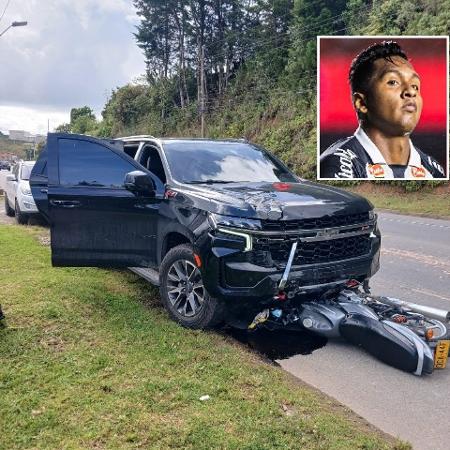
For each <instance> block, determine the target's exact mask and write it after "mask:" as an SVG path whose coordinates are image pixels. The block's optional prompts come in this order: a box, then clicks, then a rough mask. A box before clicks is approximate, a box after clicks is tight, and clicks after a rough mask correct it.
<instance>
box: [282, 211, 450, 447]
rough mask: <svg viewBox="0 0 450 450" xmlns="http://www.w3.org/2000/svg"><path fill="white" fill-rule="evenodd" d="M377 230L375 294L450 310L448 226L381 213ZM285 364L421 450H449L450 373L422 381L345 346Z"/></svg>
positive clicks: (447, 223)
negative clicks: (379, 252)
mask: <svg viewBox="0 0 450 450" xmlns="http://www.w3.org/2000/svg"><path fill="white" fill-rule="evenodd" d="M379 223H380V228H381V232H382V235H383V242H382V249H383V250H382V258H381V269H380V271H379V272H378V273H377V275H376V276H375V277H374V278H373V280H372V283H371V285H372V292H374V293H375V294H380V295H390V296H395V297H398V298H402V299H404V300H410V301H414V302H416V303H422V304H424V305H430V306H435V307H439V308H444V309H450V221H449V220H436V219H426V218H421V217H413V216H403V215H397V214H390V213H380V215H379ZM279 363H280V364H281V365H282V367H283V368H284V369H286V370H287V371H289V372H291V373H293V374H294V375H296V376H297V377H299V378H301V379H302V380H304V381H306V382H307V383H309V384H311V385H313V386H315V387H317V388H319V389H320V390H322V391H324V392H326V393H327V394H329V395H330V396H332V397H334V398H336V399H337V400H339V401H340V402H341V403H344V404H345V405H347V406H349V407H350V408H351V409H353V410H354V411H355V412H356V413H358V414H360V415H361V416H363V417H364V418H365V419H366V420H368V421H369V422H371V423H373V424H374V425H376V426H377V427H379V428H380V429H382V430H384V431H386V432H388V433H390V434H392V435H394V436H398V437H400V438H401V439H404V440H408V441H410V442H411V443H412V444H413V446H414V448H415V449H419V450H448V449H450V425H449V423H450V422H449V418H450V367H448V368H447V369H445V370H441V371H435V372H434V373H433V374H432V375H431V376H426V377H416V376H414V375H410V374H407V373H403V372H401V371H399V370H396V369H394V368H392V367H389V366H387V365H385V364H383V363H381V362H378V361H377V360H375V359H374V358H373V357H371V356H370V355H368V354H366V353H364V351H362V350H360V349H358V348H354V347H352V346H351V345H349V344H347V343H345V342H329V343H328V344H327V345H326V346H325V347H323V348H321V349H319V350H316V351H315V352H313V353H312V354H311V355H308V356H300V355H298V356H294V357H292V358H289V359H286V360H283V361H279Z"/></svg>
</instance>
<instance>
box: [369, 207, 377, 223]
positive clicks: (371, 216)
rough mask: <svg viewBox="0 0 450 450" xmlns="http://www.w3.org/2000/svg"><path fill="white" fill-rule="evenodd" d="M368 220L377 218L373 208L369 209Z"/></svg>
mask: <svg viewBox="0 0 450 450" xmlns="http://www.w3.org/2000/svg"><path fill="white" fill-rule="evenodd" d="M369 220H377V213H376V212H375V211H374V210H373V209H371V210H370V211H369Z"/></svg>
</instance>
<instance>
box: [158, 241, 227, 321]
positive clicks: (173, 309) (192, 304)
mask: <svg viewBox="0 0 450 450" xmlns="http://www.w3.org/2000/svg"><path fill="white" fill-rule="evenodd" d="M159 289H160V293H161V298H162V301H163V304H164V307H165V308H166V309H167V311H168V313H169V315H170V317H171V318H172V319H173V320H175V321H176V322H178V323H179V324H181V325H183V326H184V327H186V328H195V329H199V328H212V327H214V326H215V325H217V324H219V323H220V322H221V321H222V320H223V316H224V313H223V309H224V308H223V304H222V302H220V301H219V300H217V299H215V298H213V297H211V296H210V295H209V294H208V292H207V291H206V289H205V287H204V285H203V279H202V275H201V272H200V270H199V269H198V268H197V266H196V263H195V260H194V252H193V249H192V246H191V245H189V244H183V245H178V246H177V247H174V248H172V249H171V250H170V251H169V252H168V253H167V254H166V256H165V257H164V259H163V261H162V263H161V268H160V288H159Z"/></svg>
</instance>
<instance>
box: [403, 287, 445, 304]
mask: <svg viewBox="0 0 450 450" xmlns="http://www.w3.org/2000/svg"><path fill="white" fill-rule="evenodd" d="M410 289H411V291H414V292H418V293H419V294H425V295H430V296H431V297H436V298H440V299H441V300H447V301H449V302H450V298H448V297H444V296H443V295H439V294H436V293H435V292H433V291H429V290H428V289H416V288H410Z"/></svg>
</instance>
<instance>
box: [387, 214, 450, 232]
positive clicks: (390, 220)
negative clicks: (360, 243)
mask: <svg viewBox="0 0 450 450" xmlns="http://www.w3.org/2000/svg"><path fill="white" fill-rule="evenodd" d="M378 217H379V220H380V221H384V222H396V223H405V224H409V225H423V226H426V227H434V228H445V229H447V230H450V225H441V224H438V223H428V222H421V221H418V220H412V221H411V220H406V219H392V218H389V217H383V216H378ZM436 220H439V219H436Z"/></svg>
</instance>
